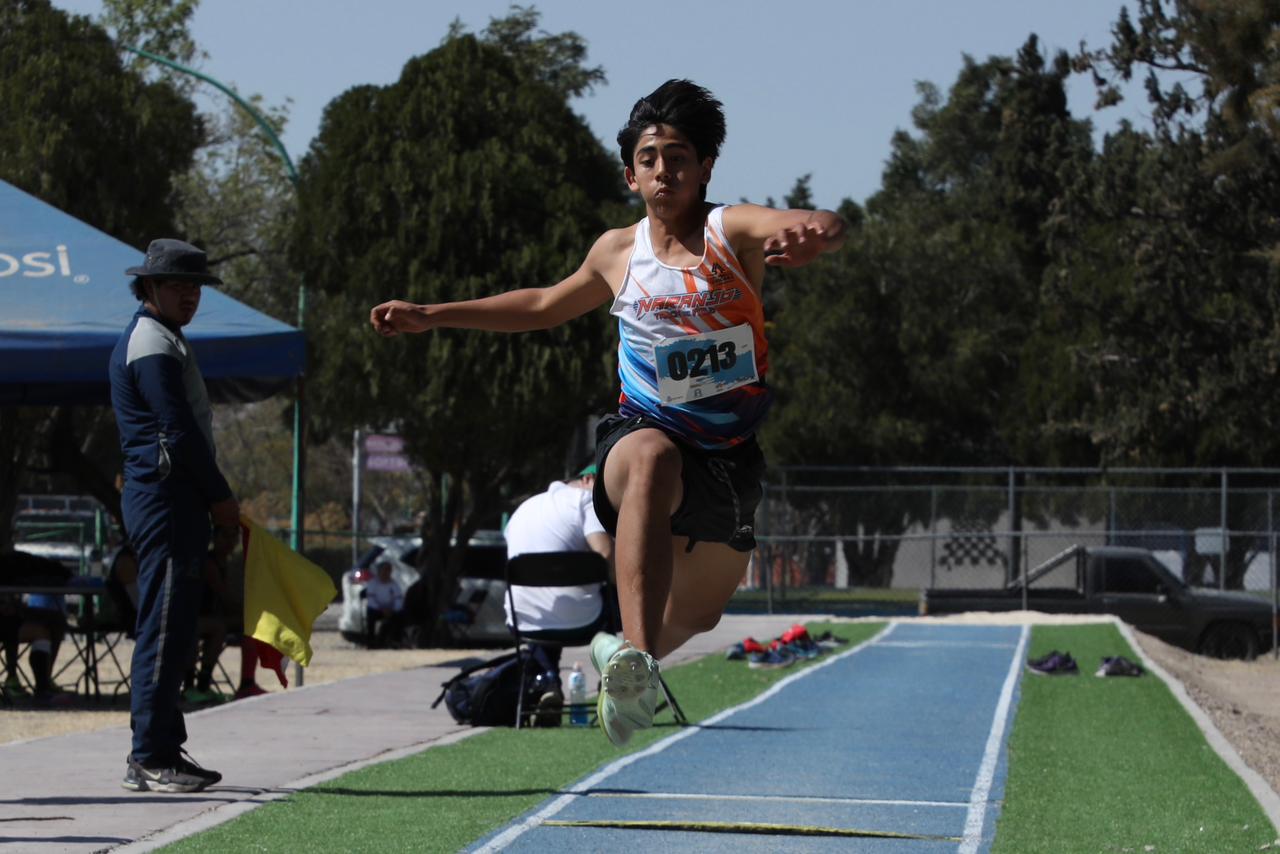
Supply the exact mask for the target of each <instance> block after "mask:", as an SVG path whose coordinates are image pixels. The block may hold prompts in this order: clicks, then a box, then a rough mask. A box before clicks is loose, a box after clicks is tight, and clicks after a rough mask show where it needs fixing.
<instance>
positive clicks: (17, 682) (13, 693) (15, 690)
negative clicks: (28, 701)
mask: <svg viewBox="0 0 1280 854" xmlns="http://www.w3.org/2000/svg"><path fill="white" fill-rule="evenodd" d="M0 690H3V691H4V694H5V696H6V697H9V698H10V699H16V698H18V697H26V696H28V695H29V694H30V693H31V692H30V691H28V690H27V686H26V685H23V684H22V680H21V679H19V678H18V677H17V676H10V677H9V678H8V679H6V680H4V687H3V689H0Z"/></svg>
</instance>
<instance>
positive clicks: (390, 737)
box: [0, 615, 805, 854]
mask: <svg viewBox="0 0 1280 854" xmlns="http://www.w3.org/2000/svg"><path fill="white" fill-rule="evenodd" d="M802 619H805V618H803V617H798V616H795V615H790V616H788V615H772V616H754V615H753V616H734V615H730V616H726V617H725V618H724V619H723V620H722V621H721V623H720V625H719V626H718V627H717V628H716V629H715V631H713V632H709V633H707V634H705V635H701V636H699V637H697V638H694V639H693V640H692V641H690V642H689V643H688V644H687V645H686V646H685V647H684V648H683V649H681V650H680V651H678V652H677V653H676V654H674V655H672V656H671V657H670V658H669V659H668V660H667V662H666V663H667V664H669V665H670V664H677V663H679V662H681V661H688V660H691V659H695V658H699V657H701V656H703V655H706V654H709V653H716V654H719V653H720V652H722V651H723V650H724V649H725V648H727V647H728V646H729V645H730V644H732V643H733V642H735V641H738V640H741V639H742V638H744V637H746V636H748V635H751V636H753V637H756V638H760V639H767V638H771V637H775V636H777V635H779V634H781V633H782V632H783V631H785V630H786V629H787V628H788V627H789V626H791V625H792V623H795V622H798V621H801V620H802ZM497 652H498V651H497V650H495V654H496V653H497ZM575 660H577V661H584V662H585V661H588V660H589V659H588V658H587V655H586V650H585V649H566V650H565V654H564V662H565V663H566V664H571V663H572V662H573V661H575ZM456 672H457V668H456V667H423V668H417V669H414V670H405V671H398V672H394V673H382V674H377V675H372V676H362V677H358V678H355V679H348V680H345V681H342V682H334V683H330V684H327V685H316V686H308V687H304V688H301V689H298V690H290V691H284V692H280V693H273V694H267V695H264V696H261V697H255V698H252V699H249V700H238V701H236V702H234V703H228V704H226V705H223V706H215V707H213V708H209V709H205V710H203V711H200V712H196V713H194V714H191V715H188V716H187V731H188V733H189V736H190V738H189V740H188V746H189V747H190V748H191V752H192V754H193V755H194V757H195V758H196V760H197V761H198V762H200V764H202V765H205V766H207V767H210V768H217V769H218V770H219V771H221V772H222V773H223V777H224V782H223V783H221V784H219V785H218V786H215V787H213V788H211V789H208V790H206V791H204V792H200V793H197V794H191V795H165V794H154V793H132V792H128V791H125V790H124V789H122V788H121V787H120V780H121V778H122V777H123V776H124V766H125V756H126V755H127V753H128V750H129V734H128V729H127V728H126V727H115V728H111V729H104V730H98V731H97V732H90V733H78V734H75V735H66V736H57V737H52V738H41V739H35V740H32V741H27V742H18V743H14V744H6V745H0V846H12V848H11V849H10V850H15V851H34V852H39V854H46V853H47V854H52V852H63V851H67V852H93V851H108V850H112V851H119V852H134V851H150V850H153V849H154V848H157V847H159V846H161V845H165V844H168V843H170V842H173V841H174V840H176V839H180V838H182V837H184V836H188V835H190V834H193V833H198V832H199V831H201V830H204V829H207V828H209V827H212V826H214V825H216V824H220V823H222V822H224V821H227V820H229V819H231V818H234V817H236V816H237V815H240V814H242V813H244V812H247V811H248V810H251V809H253V808H254V807H256V806H258V805H259V804H262V803H264V802H266V801H269V800H273V799H275V798H279V797H284V796H285V795H287V794H289V793H290V792H293V791H296V790H298V789H302V788H306V787H307V786H312V785H316V784H317V783H320V782H323V781H325V780H328V779H332V778H334V777H337V776H339V775H340V774H343V773H346V772H348V771H353V770H355V769H356V768H360V767H362V766H364V765H369V764H373V763H376V762H383V761H387V760H389V759H395V758H399V757H401V756H407V755H410V754H413V753H417V752H419V751H422V750H425V749H428V748H430V747H433V746H436V745H440V744H448V743H450V742H452V741H457V740H458V739H460V738H465V737H467V736H469V735H472V734H474V733H477V732H482V731H483V730H480V729H476V728H473V727H464V726H459V725H458V724H456V723H454V721H453V719H452V718H451V717H449V713H448V712H447V711H446V710H445V707H444V704H443V703H442V704H441V705H440V706H439V707H438V708H436V709H432V708H431V703H432V702H433V701H434V700H435V698H436V696H437V695H438V694H439V692H440V684H441V683H442V682H444V681H445V680H446V679H448V678H449V677H450V676H452V675H453V674H455V673H456ZM0 714H2V712H0ZM601 737H602V738H603V736H601Z"/></svg>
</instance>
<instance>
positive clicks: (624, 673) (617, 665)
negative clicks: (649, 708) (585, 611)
mask: <svg viewBox="0 0 1280 854" xmlns="http://www.w3.org/2000/svg"><path fill="white" fill-rule="evenodd" d="M626 653H632V654H626ZM637 662H639V663H640V664H641V665H643V666H641V667H636V666H633V665H634V664H635V663H637ZM651 675H652V674H651V671H650V669H649V667H648V662H647V661H646V658H645V656H644V654H643V653H640V652H638V651H636V650H625V651H624V650H619V652H616V653H614V655H613V657H612V658H610V659H609V662H608V664H606V665H605V667H604V670H602V671H601V678H600V696H599V697H598V698H597V699H596V717H597V718H598V719H599V721H600V728H601V729H603V730H604V733H605V735H606V736H607V737H608V738H609V741H611V742H612V743H613V744H614V745H615V746H617V747H623V746H624V745H626V744H627V742H629V741H630V740H631V736H632V734H633V733H634V732H635V731H636V730H641V729H648V728H649V727H651V726H653V715H652V714H650V715H649V716H648V720H647V721H636V720H634V719H625V720H617V721H614V723H615V726H612V727H611V726H610V725H609V720H610V715H608V714H607V713H606V712H607V709H606V703H607V702H608V701H609V700H613V701H614V702H615V703H617V702H623V703H630V702H632V701H634V700H635V699H636V698H637V697H640V696H641V695H642V694H644V693H645V691H647V690H649V679H650V676H651ZM655 692H656V689H655ZM655 700H656V696H655ZM654 705H655V707H656V705H657V703H656V702H655V703H654ZM614 711H615V712H616V711H617V710H616V707H615V709H614ZM640 711H641V712H642V713H643V709H641V710H640ZM616 717H619V718H621V717H622V716H621V715H616ZM618 723H621V724H622V727H617V726H616V724H618Z"/></svg>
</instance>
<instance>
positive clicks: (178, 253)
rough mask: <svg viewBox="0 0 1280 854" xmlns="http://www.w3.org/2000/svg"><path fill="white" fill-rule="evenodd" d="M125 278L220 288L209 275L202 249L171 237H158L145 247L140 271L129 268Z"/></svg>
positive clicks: (212, 276)
mask: <svg viewBox="0 0 1280 854" xmlns="http://www.w3.org/2000/svg"><path fill="white" fill-rule="evenodd" d="M124 272H125V275H128V276H136V277H138V278H142V279H178V280H180V281H184V282H198V283H199V284H202V285H220V284H222V279H219V278H218V277H217V276H215V275H213V273H210V272H209V257H208V256H207V255H205V253H204V250H203V249H199V248H197V247H195V246H192V245H191V244H190V243H186V242H184V241H181V240H175V239H173V238H171V237H161V238H159V239H157V240H153V241H151V244H150V245H149V246H147V257H146V259H145V260H144V261H143V263H142V266H141V267H130V268H129V269H127V270H125V271H124Z"/></svg>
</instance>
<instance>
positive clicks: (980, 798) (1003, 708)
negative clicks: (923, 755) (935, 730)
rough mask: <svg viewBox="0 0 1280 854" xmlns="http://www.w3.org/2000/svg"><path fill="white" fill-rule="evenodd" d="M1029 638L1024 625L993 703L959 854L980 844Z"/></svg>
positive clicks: (1028, 629) (970, 853)
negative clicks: (1001, 686) (988, 800)
mask: <svg viewBox="0 0 1280 854" xmlns="http://www.w3.org/2000/svg"><path fill="white" fill-rule="evenodd" d="M1030 634H1031V627H1030V626H1025V625H1024V626H1023V627H1022V633H1021V634H1020V635H1019V636H1018V649H1017V652H1015V653H1014V654H1013V661H1011V662H1010V663H1009V673H1008V675H1006V676H1005V678H1004V687H1003V688H1002V689H1001V690H1000V702H998V703H996V714H995V717H994V719H993V720H992V721H991V732H990V734H988V735H987V749H986V751H985V752H983V754H982V764H981V765H979V766H978V779H977V780H975V781H974V784H973V791H972V792H970V793H969V814H968V815H967V816H965V820H964V840H963V841H962V842H961V843H960V848H959V852H960V854H975V852H976V851H977V850H978V845H979V843H981V842H982V823H983V822H984V821H985V820H986V817H987V799H988V798H989V797H990V796H991V784H992V783H993V782H994V780H995V776H996V763H997V762H998V761H999V759H1000V745H1001V744H1002V743H1003V742H1004V730H1005V727H1006V726H1007V725H1008V723H1009V710H1010V709H1011V708H1012V706H1013V689H1014V688H1015V687H1016V686H1017V684H1018V674H1020V673H1021V672H1022V656H1023V652H1024V651H1025V650H1026V646H1027V637H1028V636H1029V635H1030Z"/></svg>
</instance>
